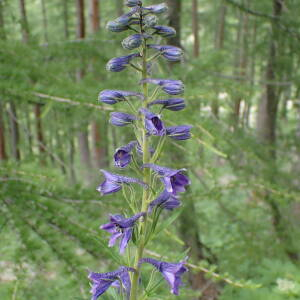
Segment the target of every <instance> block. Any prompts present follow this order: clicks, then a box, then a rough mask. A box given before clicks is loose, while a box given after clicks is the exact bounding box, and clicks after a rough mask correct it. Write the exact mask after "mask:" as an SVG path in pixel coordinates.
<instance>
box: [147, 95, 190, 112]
mask: <svg viewBox="0 0 300 300" xmlns="http://www.w3.org/2000/svg"><path fill="white" fill-rule="evenodd" d="M152 105H162V106H163V108H164V109H168V110H172V111H178V110H182V109H184V108H185V102H184V99H183V98H170V99H163V100H155V101H152V102H150V103H149V104H148V106H152Z"/></svg>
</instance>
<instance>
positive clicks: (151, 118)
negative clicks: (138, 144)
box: [140, 108, 166, 136]
mask: <svg viewBox="0 0 300 300" xmlns="http://www.w3.org/2000/svg"><path fill="white" fill-rule="evenodd" d="M140 112H141V113H142V114H143V115H144V116H145V128H146V130H147V133H148V134H149V135H158V136H163V135H165V134H166V128H165V126H164V123H163V122H162V121H161V119H160V117H159V116H158V115H156V114H154V113H152V112H151V111H149V110H148V109H146V108H141V109H140Z"/></svg>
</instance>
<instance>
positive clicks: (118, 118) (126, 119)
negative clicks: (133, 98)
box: [109, 112, 137, 127]
mask: <svg viewBox="0 0 300 300" xmlns="http://www.w3.org/2000/svg"><path fill="white" fill-rule="evenodd" d="M136 120H137V117H136V116H134V115H130V114H126V113H122V112H113V113H111V114H110V120H109V121H110V123H111V124H112V125H115V126H120V127H123V126H127V125H130V124H132V123H133V122H134V121H136Z"/></svg>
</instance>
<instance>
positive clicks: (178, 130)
mask: <svg viewBox="0 0 300 300" xmlns="http://www.w3.org/2000/svg"><path fill="white" fill-rule="evenodd" d="M192 127H193V126H190V125H180V126H171V127H167V136H169V137H170V138H172V139H174V140H179V141H182V140H187V139H189V138H191V129H192Z"/></svg>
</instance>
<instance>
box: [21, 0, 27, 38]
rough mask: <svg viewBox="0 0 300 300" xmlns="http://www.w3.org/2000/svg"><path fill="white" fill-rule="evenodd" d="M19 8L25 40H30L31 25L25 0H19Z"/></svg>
mask: <svg viewBox="0 0 300 300" xmlns="http://www.w3.org/2000/svg"><path fill="white" fill-rule="evenodd" d="M19 8H20V13H21V29H22V38H23V42H25V43H27V42H28V41H29V26H28V20H27V14H26V7H25V0H19Z"/></svg>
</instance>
